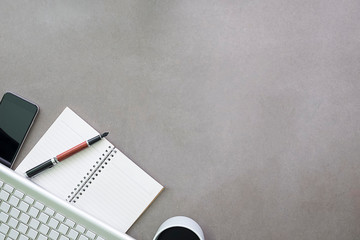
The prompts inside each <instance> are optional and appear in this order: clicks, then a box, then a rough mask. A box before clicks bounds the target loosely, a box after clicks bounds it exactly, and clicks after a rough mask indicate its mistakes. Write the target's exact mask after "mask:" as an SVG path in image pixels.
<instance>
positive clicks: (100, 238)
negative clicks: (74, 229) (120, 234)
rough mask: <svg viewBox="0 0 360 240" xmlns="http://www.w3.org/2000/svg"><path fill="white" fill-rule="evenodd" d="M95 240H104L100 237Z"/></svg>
mask: <svg viewBox="0 0 360 240" xmlns="http://www.w3.org/2000/svg"><path fill="white" fill-rule="evenodd" d="M96 240H105V239H103V238H102V237H100V236H98V237H97V238H96Z"/></svg>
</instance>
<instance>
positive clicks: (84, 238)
mask: <svg viewBox="0 0 360 240" xmlns="http://www.w3.org/2000/svg"><path fill="white" fill-rule="evenodd" d="M79 240H89V238H87V237H85V236H84V235H81V236H80V237H79Z"/></svg>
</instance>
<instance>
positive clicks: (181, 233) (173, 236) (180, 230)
mask: <svg viewBox="0 0 360 240" xmlns="http://www.w3.org/2000/svg"><path fill="white" fill-rule="evenodd" d="M157 240H200V238H199V237H198V236H197V235H196V234H195V233H194V232H193V231H191V230H190V229H187V228H184V227H171V228H168V229H166V230H164V231H163V232H162V233H160V235H159V236H158V237H157Z"/></svg>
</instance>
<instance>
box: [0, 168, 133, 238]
mask: <svg viewBox="0 0 360 240" xmlns="http://www.w3.org/2000/svg"><path fill="white" fill-rule="evenodd" d="M4 239H6V240H30V239H31V240H47V239H49V240H105V239H108V240H134V239H133V238H132V237H130V236H128V235H127V234H124V233H121V232H118V231H116V230H115V229H113V228H111V227H109V226H108V225H106V224H104V223H102V222H100V221H98V220H97V219H95V218H93V217H91V216H90V215H88V214H86V213H84V212H82V211H80V210H79V209H77V208H75V207H74V206H72V205H70V204H69V203H67V202H65V201H63V200H61V199H58V198H57V197H55V196H53V195H51V194H50V193H48V192H47V191H45V190H44V189H42V188H40V187H39V186H37V185H35V184H34V183H32V182H31V181H29V180H28V179H26V178H24V177H22V176H20V175H18V174H17V173H15V172H14V171H13V170H11V169H9V168H7V167H5V166H3V165H1V164H0V240H4Z"/></svg>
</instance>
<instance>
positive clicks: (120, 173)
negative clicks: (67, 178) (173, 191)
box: [71, 148, 163, 232]
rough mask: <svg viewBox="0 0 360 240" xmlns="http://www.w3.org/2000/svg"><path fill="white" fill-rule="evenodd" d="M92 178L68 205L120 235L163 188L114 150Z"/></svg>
mask: <svg viewBox="0 0 360 240" xmlns="http://www.w3.org/2000/svg"><path fill="white" fill-rule="evenodd" d="M93 177H94V180H93V178H92V179H91V180H90V181H89V182H88V183H87V187H84V188H83V190H84V191H81V195H80V193H79V194H78V195H77V197H75V198H74V200H73V201H72V202H71V203H72V204H74V205H75V206H77V207H78V208H80V209H82V210H84V211H87V212H88V213H90V214H92V215H94V216H97V217H98V218H99V219H100V220H101V221H104V222H106V223H107V224H109V225H111V226H113V227H115V228H116V229H119V230H120V231H122V232H126V231H127V230H128V229H129V228H130V227H131V225H132V224H133V223H134V222H135V221H136V219H137V218H138V217H139V216H140V215H141V214H142V213H143V212H144V211H145V210H146V208H147V207H148V206H149V205H150V204H151V203H152V201H153V200H154V199H155V198H156V197H157V195H158V194H159V193H160V192H161V191H162V189H163V186H161V185H160V184H159V183H158V182H157V181H155V180H154V179H153V178H152V177H150V176H149V175H148V174H147V173H145V172H144V171H143V170H142V169H141V168H140V167H138V166H137V165H136V164H135V163H134V162H132V161H131V160H130V159H129V158H127V157H126V156H125V155H124V154H123V153H121V152H120V151H119V150H118V149H116V148H115V149H114V151H113V152H112V153H111V154H110V156H109V157H108V158H107V159H106V160H105V161H104V163H103V164H102V166H101V167H100V168H99V169H98V170H97V171H96V172H95V174H94V175H93Z"/></svg>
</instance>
